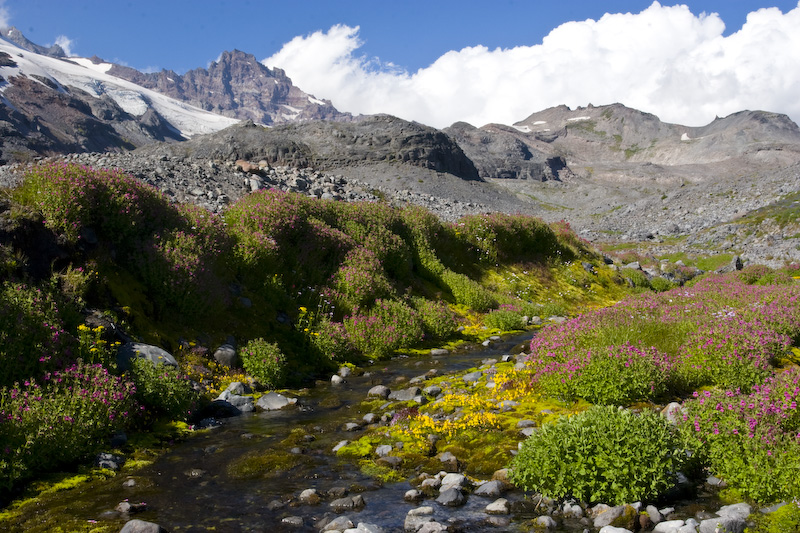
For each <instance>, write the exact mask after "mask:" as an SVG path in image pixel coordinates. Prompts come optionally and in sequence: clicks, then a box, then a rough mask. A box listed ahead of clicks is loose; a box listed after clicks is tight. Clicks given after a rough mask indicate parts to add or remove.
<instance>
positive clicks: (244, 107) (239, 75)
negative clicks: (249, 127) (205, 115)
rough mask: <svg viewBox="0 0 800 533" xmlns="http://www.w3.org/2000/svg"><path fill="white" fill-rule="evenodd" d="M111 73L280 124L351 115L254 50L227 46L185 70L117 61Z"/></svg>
mask: <svg viewBox="0 0 800 533" xmlns="http://www.w3.org/2000/svg"><path fill="white" fill-rule="evenodd" d="M109 74H112V75H114V76H118V77H120V78H123V79H126V80H128V81H132V82H134V83H136V84H138V85H141V86H142V87H147V88H148V89H152V90H154V91H158V92H160V93H162V94H165V95H167V96H170V97H172V98H175V99H177V100H182V101H184V102H188V103H190V104H192V105H194V106H197V107H199V108H201V109H205V110H206V111H211V112H213V113H218V114H220V115H224V116H226V117H232V118H237V119H241V120H251V121H253V122H256V123H261V124H266V125H274V124H285V123H289V122H302V121H308V120H334V121H348V120H351V119H352V117H351V115H349V114H348V113H340V112H339V111H337V110H336V108H334V107H333V105H332V104H331V103H330V102H329V101H326V100H319V99H317V98H314V97H313V96H311V95H309V94H306V93H304V92H303V91H301V90H300V89H298V88H297V87H295V86H294V85H293V84H292V80H290V79H289V78H288V77H287V76H286V73H285V72H284V71H282V70H281V69H278V68H276V69H270V68H268V67H265V66H264V65H262V64H261V63H259V62H258V61H257V60H256V58H255V57H254V56H253V55H251V54H246V53H244V52H241V51H239V50H234V51H232V52H223V53H222V55H220V57H219V59H218V60H217V61H215V62H213V63H211V65H210V66H209V67H208V69H204V68H198V69H194V70H190V71H188V72H187V73H186V74H184V75H180V74H177V73H176V72H174V71H171V70H162V71H161V72H154V73H142V72H139V71H137V70H134V69H132V68H129V67H123V66H120V65H114V66H113V67H112V68H111V70H109Z"/></svg>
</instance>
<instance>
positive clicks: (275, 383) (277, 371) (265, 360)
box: [241, 338, 286, 389]
mask: <svg viewBox="0 0 800 533" xmlns="http://www.w3.org/2000/svg"><path fill="white" fill-rule="evenodd" d="M241 357H242V365H243V366H244V369H245V370H246V371H247V373H248V374H250V375H251V376H253V377H254V378H256V379H257V380H258V381H259V382H260V383H261V384H262V385H263V386H265V387H268V388H271V389H275V388H278V387H280V386H281V385H282V384H283V381H284V379H285V378H286V358H285V357H284V355H283V353H282V352H281V350H280V348H279V347H278V345H277V344H275V343H269V342H267V341H265V340H264V339H261V338H259V339H254V340H252V341H250V342H248V343H247V344H246V345H245V346H244V348H242V350H241Z"/></svg>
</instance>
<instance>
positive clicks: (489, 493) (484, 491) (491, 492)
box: [473, 481, 505, 498]
mask: <svg viewBox="0 0 800 533" xmlns="http://www.w3.org/2000/svg"><path fill="white" fill-rule="evenodd" d="M503 492H505V485H504V484H503V482H502V481H487V482H486V483H483V484H481V485H480V486H479V487H478V488H477V489H475V492H473V494H474V495H475V496H483V497H486V498H496V497H498V496H500V495H502V494H503Z"/></svg>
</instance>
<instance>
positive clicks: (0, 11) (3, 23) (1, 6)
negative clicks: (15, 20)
mask: <svg viewBox="0 0 800 533" xmlns="http://www.w3.org/2000/svg"><path fill="white" fill-rule="evenodd" d="M9 26H11V17H10V15H9V14H8V8H7V7H6V3H5V0H0V29H4V28H8V27H9Z"/></svg>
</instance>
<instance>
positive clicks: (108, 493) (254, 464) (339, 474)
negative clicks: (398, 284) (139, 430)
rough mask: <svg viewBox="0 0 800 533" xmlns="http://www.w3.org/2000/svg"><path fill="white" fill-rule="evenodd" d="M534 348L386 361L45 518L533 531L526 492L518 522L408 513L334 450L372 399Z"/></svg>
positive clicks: (448, 512)
mask: <svg viewBox="0 0 800 533" xmlns="http://www.w3.org/2000/svg"><path fill="white" fill-rule="evenodd" d="M531 336H532V333H531V332H529V333H527V334H524V335H519V336H516V337H512V338H508V339H505V340H502V341H499V342H495V343H493V344H492V345H490V346H489V347H484V346H478V347H473V348H472V349H469V348H466V349H464V350H461V351H459V352H454V353H450V354H448V355H444V356H438V357H434V356H426V357H422V358H406V357H400V358H395V359H392V360H390V361H382V362H380V363H377V364H375V365H373V366H371V367H367V368H364V369H363V370H364V373H363V374H361V375H358V376H356V375H351V376H349V377H347V380H346V382H345V383H343V384H339V385H333V384H331V383H330V382H318V383H317V384H316V386H314V387H312V388H309V389H304V390H302V391H297V394H296V396H297V397H298V402H297V405H296V406H294V407H290V408H288V409H284V410H281V411H268V412H256V413H246V414H243V415H241V416H237V417H233V418H227V419H224V420H223V421H222V425H220V426H218V427H216V428H212V429H206V430H201V431H197V432H196V433H195V434H193V435H192V436H190V437H189V438H188V439H186V440H185V441H182V442H177V443H175V444H174V446H172V447H171V448H170V449H169V450H168V451H167V452H165V453H163V454H162V455H160V456H159V457H158V458H157V459H156V460H155V462H154V463H152V464H151V465H148V466H145V467H143V468H140V469H138V470H135V471H133V472H131V473H130V474H127V475H125V474H123V475H118V476H116V477H114V478H111V479H108V480H104V481H95V482H92V483H88V484H86V485H84V486H81V487H79V488H77V489H75V490H71V491H66V492H64V493H60V494H59V495H56V498H55V501H53V500H48V501H49V503H48V506H51V505H53V506H54V507H51V508H49V510H48V511H45V512H56V509H57V512H58V513H59V515H61V516H62V517H69V518H71V519H76V520H86V521H88V522H90V523H92V521H95V520H96V521H97V522H104V523H109V521H110V523H113V524H118V525H119V528H120V529H121V528H122V526H123V525H124V524H125V522H126V521H127V520H129V519H131V518H137V519H141V520H146V521H149V522H154V523H157V524H160V525H161V526H163V527H164V528H165V529H167V530H168V531H170V532H171V533H176V532H191V533H194V532H206V531H216V532H223V533H240V532H241V533H245V532H248V533H250V532H270V533H273V532H283V531H286V532H312V531H313V532H316V531H319V530H320V524H323V523H324V522H323V521H325V520H330V519H332V518H335V517H336V516H339V515H337V514H336V513H334V512H333V510H332V509H331V507H330V501H332V500H333V499H335V498H337V497H340V496H341V495H342V494H345V493H347V494H349V495H355V494H360V495H361V496H362V497H363V499H364V501H365V502H366V505H365V506H364V507H363V508H362V509H359V510H353V511H348V512H345V513H342V514H344V515H347V516H348V517H349V518H350V519H351V520H352V522H353V524H355V525H357V524H359V523H365V524H374V525H376V526H379V527H380V528H382V530H383V531H385V532H387V533H388V532H395V531H403V529H404V521H405V519H406V515H407V514H408V512H409V511H410V510H412V509H415V508H417V507H420V506H431V507H432V508H433V514H432V515H430V516H432V517H433V519H434V520H436V521H437V522H440V523H441V524H443V525H449V526H451V527H452V528H453V529H454V530H457V531H487V530H488V531H498V532H500V531H509V532H515V531H527V530H529V528H530V522H529V521H527V520H529V519H531V518H534V517H535V515H533V514H531V513H530V512H525V509H530V507H531V504H530V501H529V500H528V501H527V502H526V500H525V495H524V494H523V493H522V492H520V491H512V492H510V493H507V494H505V495H504V497H505V498H506V499H507V500H509V502H511V505H512V514H511V515H510V516H491V515H488V514H487V513H486V506H487V505H488V504H490V503H492V502H493V501H494V499H495V498H486V497H480V496H477V495H470V496H469V497H468V499H467V503H466V504H465V505H462V506H459V507H445V506H442V505H440V504H438V503H437V502H436V501H434V499H427V498H426V499H425V500H424V501H422V502H419V503H409V502H406V501H404V494H405V493H406V491H408V490H409V489H411V488H412V486H411V485H410V484H409V482H408V481H405V482H399V483H387V484H382V483H380V482H378V481H376V480H374V479H372V478H370V477H368V476H366V475H364V474H363V473H361V471H360V470H359V468H358V466H357V465H355V464H353V463H352V461H350V462H348V461H346V460H343V459H340V458H338V457H337V456H336V455H335V453H333V452H332V450H333V448H334V447H335V446H336V445H337V444H338V443H339V442H341V441H343V440H356V439H358V438H359V436H360V435H361V432H360V431H347V430H345V428H344V426H345V424H347V423H348V422H362V418H363V416H364V415H365V414H367V413H366V412H362V411H361V410H360V409H359V404H360V402H361V401H363V400H364V399H366V397H367V391H369V389H370V388H371V387H373V386H375V385H378V384H383V385H386V386H388V387H389V388H397V389H401V388H406V387H408V386H409V385H408V381H409V380H411V379H412V378H414V377H417V376H422V375H425V374H426V373H427V372H429V371H431V370H435V371H436V372H438V374H439V375H443V374H445V373H450V372H458V371H463V370H466V369H469V368H472V367H475V366H480V364H481V361H482V360H483V359H487V358H494V359H499V358H500V357H501V356H502V355H504V354H514V353H519V352H520V351H522V347H523V346H525V345H526V344H527V341H528V340H529V339H530V338H531ZM287 396H295V394H293V393H287ZM509 458H510V456H509ZM243 465H247V467H244V466H243ZM248 468H249V470H248ZM430 473H431V474H435V473H436V472H430ZM305 489H316V490H317V492H318V493H319V494H320V496H321V497H322V501H321V502H320V503H318V504H316V505H311V504H307V503H300V502H299V501H298V495H299V494H300V493H301V492H302V491H303V490H305ZM123 501H128V502H130V503H132V504H137V503H139V502H144V503H146V507H145V509H144V510H143V511H141V512H137V513H135V514H133V513H132V514H130V515H128V514H121V513H119V512H117V511H115V508H116V507H117V505H118V504H119V503H120V502H123ZM526 503H527V505H526ZM701 503H702V502H698V501H694V502H687V504H694V505H695V506H696V505H699V504H701ZM709 503H711V502H709ZM687 514H690V515H691V513H687ZM284 519H289V520H290V522H287V521H285V520H284ZM574 526H575V527H574V528H570V529H565V530H564V531H569V530H571V531H583V529H584V526H583V525H579V524H577V523H576V524H574ZM562 527H566V525H564V526H562ZM559 531H561V530H559Z"/></svg>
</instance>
